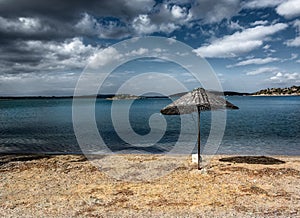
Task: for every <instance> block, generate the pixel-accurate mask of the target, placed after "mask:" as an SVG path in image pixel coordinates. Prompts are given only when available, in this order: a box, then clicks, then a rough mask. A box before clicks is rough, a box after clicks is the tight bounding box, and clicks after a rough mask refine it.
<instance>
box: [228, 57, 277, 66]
mask: <svg viewBox="0 0 300 218" xmlns="http://www.w3.org/2000/svg"><path fill="white" fill-rule="evenodd" d="M274 61H279V59H278V58H272V57H267V58H252V59H248V60H245V61H240V62H238V63H236V64H234V65H232V66H245V65H250V64H256V65H260V64H267V63H271V62H274Z"/></svg>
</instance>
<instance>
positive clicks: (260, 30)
mask: <svg viewBox="0 0 300 218" xmlns="http://www.w3.org/2000/svg"><path fill="white" fill-rule="evenodd" d="M287 27H288V25H287V24H284V23H277V24H274V25H270V26H256V27H253V28H248V29H245V30H243V31H241V32H235V33H234V34H232V35H227V36H224V37H222V38H220V39H216V40H214V41H213V42H212V43H211V44H209V45H204V46H202V47H200V48H197V49H195V50H194V51H195V52H196V53H197V54H198V55H201V56H202V57H210V58H212V57H219V58H226V57H236V56H238V55H239V54H242V53H247V52H249V51H252V50H254V49H256V48H258V47H260V46H261V45H263V42H264V40H266V38H267V37H268V36H270V35H272V34H275V33H277V32H279V31H281V30H283V29H285V28H287Z"/></svg>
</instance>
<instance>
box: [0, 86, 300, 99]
mask: <svg viewBox="0 0 300 218" xmlns="http://www.w3.org/2000/svg"><path fill="white" fill-rule="evenodd" d="M210 92H212V93H214V94H217V95H224V96H300V86H291V87H288V88H267V89H262V90H259V91H257V92H254V93H247V92H234V91H224V92H217V91H210ZM186 93H187V92H182V93H176V94H173V95H170V96H162V95H161V96H160V95H145V96H136V95H131V94H117V95H116V94H98V95H85V96H0V100H17V99H70V98H99V99H107V100H126V99H127V100H130V99H132V100H135V99H147V98H168V97H181V96H183V95H185V94H186Z"/></svg>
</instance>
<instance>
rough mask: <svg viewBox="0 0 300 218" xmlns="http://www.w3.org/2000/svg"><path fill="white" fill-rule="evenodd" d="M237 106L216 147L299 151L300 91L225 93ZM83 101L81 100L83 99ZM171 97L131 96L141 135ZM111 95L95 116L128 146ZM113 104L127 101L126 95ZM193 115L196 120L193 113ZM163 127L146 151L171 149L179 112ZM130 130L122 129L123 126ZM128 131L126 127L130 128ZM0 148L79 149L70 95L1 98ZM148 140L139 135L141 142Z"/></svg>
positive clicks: (206, 120)
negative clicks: (118, 126)
mask: <svg viewBox="0 0 300 218" xmlns="http://www.w3.org/2000/svg"><path fill="white" fill-rule="evenodd" d="M227 98H228V100H229V101H230V102H232V103H233V104H235V105H237V106H239V107H240V110H234V111H227V123H226V130H225V133H224V137H223V140H222V144H221V146H220V148H219V151H218V153H222V154H255V155H262V154H264V155H270V154H278V155H300V114H299V111H300V96H289V97H250V96H242V97H235V96H232V97H227ZM82 101H83V102H82V103H83V104H85V102H84V101H85V100H84V99H83V100H82ZM169 103H170V100H168V99H140V100H136V101H134V103H133V104H132V106H131V109H130V116H129V120H130V123H131V127H132V129H133V130H134V131H135V132H136V133H137V134H140V135H146V134H148V133H149V132H150V127H149V124H148V120H149V117H150V116H151V115H152V114H154V113H158V112H159V111H160V109H161V108H162V107H164V106H166V105H167V104H169ZM111 104H112V102H111V101H108V100H103V99H98V100H97V102H96V105H95V107H96V114H95V118H96V121H97V125H98V130H99V133H100V135H101V136H102V138H103V139H104V141H105V143H106V144H107V145H108V147H109V148H110V149H111V150H112V151H118V150H124V149H127V148H130V147H132V145H129V144H128V143H126V142H125V141H123V140H122V139H121V138H120V137H119V135H118V134H117V133H116V132H115V129H114V127H113V124H112V121H111ZM117 104H119V105H118V106H119V107H120V113H122V107H126V106H128V104H129V103H128V101H126V100H124V101H119V102H118V103H117ZM210 115H211V114H210V112H204V113H202V116H201V142H202V143H203V144H205V142H206V140H207V136H208V135H209V129H210ZM192 116H193V121H194V122H195V125H196V120H197V116H196V115H192ZM165 118H166V123H167V130H166V132H165V134H164V135H163V137H162V138H161V139H160V140H159V141H158V142H157V143H156V144H155V145H154V146H151V147H147V149H148V150H147V149H146V150H144V151H146V152H151V153H163V152H166V151H168V149H171V148H172V146H174V144H175V143H176V141H177V140H178V136H179V133H180V122H181V118H180V116H165ZM126 131H130V130H128V129H126V128H125V129H124V132H125V133H126ZM128 134H130V132H128ZM0 136H1V137H0V152H1V153H7V152H27V153H81V150H80V147H79V146H78V143H77V140H76V137H75V134H74V130H73V125H72V99H39V100H38V99H35V100H26V99H22V100H1V101H0ZM147 143H152V142H147V141H143V142H141V144H147ZM141 150H143V149H142V148H141Z"/></svg>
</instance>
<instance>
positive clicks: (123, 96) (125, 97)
mask: <svg viewBox="0 0 300 218" xmlns="http://www.w3.org/2000/svg"><path fill="white" fill-rule="evenodd" d="M106 99H107V100H134V99H141V97H140V96H136V95H129V94H120V95H115V96H113V97H111V98H106Z"/></svg>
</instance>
